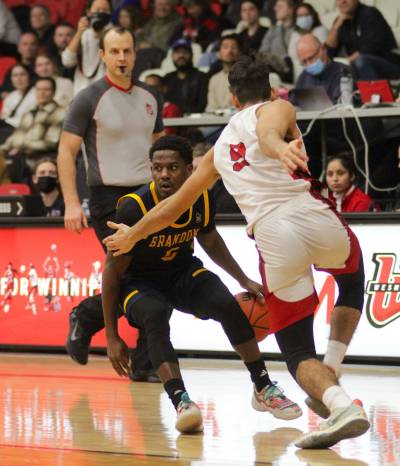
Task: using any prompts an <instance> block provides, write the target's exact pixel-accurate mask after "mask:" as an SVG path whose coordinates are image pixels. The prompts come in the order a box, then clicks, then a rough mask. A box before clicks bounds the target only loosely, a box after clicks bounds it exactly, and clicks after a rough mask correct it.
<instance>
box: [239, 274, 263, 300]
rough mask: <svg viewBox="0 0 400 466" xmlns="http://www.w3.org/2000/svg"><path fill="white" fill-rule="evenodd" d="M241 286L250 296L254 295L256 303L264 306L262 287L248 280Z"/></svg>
mask: <svg viewBox="0 0 400 466" xmlns="http://www.w3.org/2000/svg"><path fill="white" fill-rule="evenodd" d="M242 286H243V288H245V289H246V290H247V291H248V292H249V293H250V294H252V295H254V296H255V297H256V298H257V301H258V302H259V303H260V304H265V299H264V292H263V287H262V285H260V284H259V283H257V282H255V281H253V280H250V279H249V280H247V282H246V283H243V284H242Z"/></svg>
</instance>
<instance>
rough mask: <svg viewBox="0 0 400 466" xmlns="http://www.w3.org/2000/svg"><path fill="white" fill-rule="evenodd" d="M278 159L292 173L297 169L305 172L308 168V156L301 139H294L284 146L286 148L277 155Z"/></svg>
mask: <svg viewBox="0 0 400 466" xmlns="http://www.w3.org/2000/svg"><path fill="white" fill-rule="evenodd" d="M279 158H280V161H281V162H282V164H283V166H284V167H285V168H286V170H287V171H288V172H289V173H290V174H292V173H293V172H294V171H296V170H297V169H300V170H302V171H304V172H306V173H308V172H309V170H308V165H307V162H308V156H307V154H306V153H305V152H304V150H303V141H302V140H301V139H294V140H293V141H290V142H289V144H288V145H287V146H286V149H285V150H284V151H283V152H282V153H281V154H280V156H279Z"/></svg>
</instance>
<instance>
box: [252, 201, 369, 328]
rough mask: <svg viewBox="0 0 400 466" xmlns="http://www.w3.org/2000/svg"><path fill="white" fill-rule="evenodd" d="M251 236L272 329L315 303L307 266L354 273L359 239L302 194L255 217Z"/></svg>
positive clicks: (319, 203)
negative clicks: (269, 212) (271, 211)
mask: <svg viewBox="0 0 400 466" xmlns="http://www.w3.org/2000/svg"><path fill="white" fill-rule="evenodd" d="M253 231H254V238H255V241H256V244H257V248H258V250H259V253H260V259H261V261H260V271H261V275H262V278H263V285H264V291H265V296H266V301H267V305H268V308H269V310H270V318H271V333H275V332H277V331H279V330H282V329H283V328H285V327H287V326H289V325H291V324H293V323H294V322H297V321H298V320H301V319H303V318H304V317H307V316H308V315H310V314H312V313H313V312H314V310H315V308H316V306H317V304H318V297H317V294H316V292H315V288H314V280H313V274H312V266H315V268H316V269H318V270H324V271H327V272H329V273H331V274H332V275H337V274H345V273H353V272H355V271H357V269H358V266H359V258H360V254H361V250H360V246H359V243H358V240H357V238H356V236H355V235H354V233H353V232H352V231H351V230H350V228H349V227H348V225H347V224H346V223H345V222H344V220H343V219H342V218H341V217H340V216H339V215H338V213H337V212H336V211H335V210H333V209H332V208H331V207H330V205H329V204H327V203H325V202H324V201H322V200H320V199H316V198H314V197H313V196H312V195H311V194H310V193H304V194H302V195H300V196H299V197H297V198H296V199H293V200H291V201H289V202H287V203H285V204H284V205H282V206H280V207H279V208H278V209H276V210H275V211H274V212H273V213H272V214H270V215H267V216H266V217H264V218H262V219H261V220H259V221H258V222H257V223H256V225H255V227H254V230H253Z"/></svg>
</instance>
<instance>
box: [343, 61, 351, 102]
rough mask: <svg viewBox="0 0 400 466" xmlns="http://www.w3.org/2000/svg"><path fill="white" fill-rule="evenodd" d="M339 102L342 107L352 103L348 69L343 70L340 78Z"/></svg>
mask: <svg viewBox="0 0 400 466" xmlns="http://www.w3.org/2000/svg"><path fill="white" fill-rule="evenodd" d="M340 102H341V103H342V104H343V105H352V103H353V76H352V74H351V71H350V70H349V69H348V68H343V70H342V76H341V78H340Z"/></svg>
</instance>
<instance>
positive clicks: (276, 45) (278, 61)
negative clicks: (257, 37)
mask: <svg viewBox="0 0 400 466" xmlns="http://www.w3.org/2000/svg"><path fill="white" fill-rule="evenodd" d="M295 6H296V2H295V0H278V1H277V2H276V4H275V7H274V9H275V15H276V20H277V22H276V24H274V25H273V26H271V28H270V29H269V30H268V32H267V33H266V34H265V36H264V38H263V40H262V42H261V46H260V48H259V52H260V53H262V54H263V55H264V59H265V60H266V61H267V62H268V64H269V67H270V70H271V71H273V72H275V73H277V74H279V76H280V78H281V79H282V81H286V82H292V80H293V64H292V61H291V60H290V58H289V49H288V48H289V43H290V38H291V35H292V33H293V31H294V9H295Z"/></svg>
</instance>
